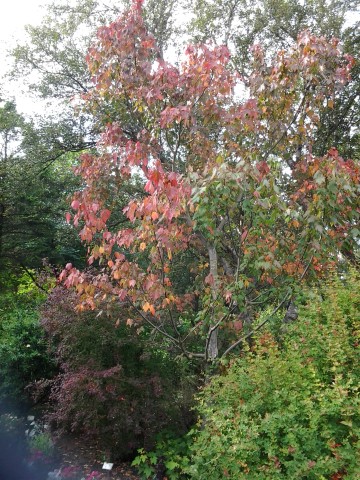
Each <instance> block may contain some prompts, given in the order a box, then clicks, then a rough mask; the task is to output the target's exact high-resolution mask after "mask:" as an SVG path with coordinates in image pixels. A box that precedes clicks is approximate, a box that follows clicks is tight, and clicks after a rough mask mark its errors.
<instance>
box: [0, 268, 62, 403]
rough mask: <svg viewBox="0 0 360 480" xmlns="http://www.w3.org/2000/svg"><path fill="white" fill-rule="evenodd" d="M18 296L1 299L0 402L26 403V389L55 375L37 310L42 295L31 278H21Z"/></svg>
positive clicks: (8, 294) (7, 296)
mask: <svg viewBox="0 0 360 480" xmlns="http://www.w3.org/2000/svg"><path fill="white" fill-rule="evenodd" d="M17 281H18V293H17V294H16V295H14V294H13V293H9V292H8V293H5V294H4V293H3V294H1V295H0V319H1V323H0V378H1V383H0V400H1V402H4V403H6V400H8V401H9V400H10V401H14V400H15V399H16V400H17V401H18V400H20V399H25V398H26V397H27V396H28V395H26V394H25V389H26V387H29V386H30V384H31V383H32V382H34V381H36V380H40V379H43V378H49V377H51V376H52V375H53V374H54V370H55V369H54V364H53V362H52V360H51V358H50V356H49V354H48V349H47V342H46V340H45V335H44V331H43V329H42V328H41V326H40V322H39V314H38V312H37V308H38V307H39V305H40V304H41V301H42V300H43V295H39V294H38V293H37V289H36V287H35V288H34V287H33V285H32V281H31V279H30V278H29V277H27V276H23V277H22V278H21V279H20V278H18V279H17Z"/></svg>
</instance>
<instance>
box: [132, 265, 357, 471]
mask: <svg viewBox="0 0 360 480" xmlns="http://www.w3.org/2000/svg"><path fill="white" fill-rule="evenodd" d="M359 286H360V279H359V276H358V275H356V274H351V275H349V276H346V278H345V280H344V279H343V280H341V279H338V278H331V279H330V280H329V281H327V282H324V284H323V286H322V287H321V288H320V289H314V290H309V291H308V292H306V300H305V301H304V304H303V305H302V306H301V309H300V314H299V318H298V320H297V322H296V323H294V324H291V325H288V326H287V327H286V329H284V327H283V326H282V329H281V330H278V331H277V337H278V339H279V336H280V337H281V342H280V343H279V341H277V340H276V339H275V337H274V334H273V333H271V332H270V330H269V329H267V330H266V331H263V332H262V333H260V334H259V335H257V336H256V337H255V338H254V341H253V344H252V346H251V348H249V350H248V351H247V352H244V353H243V354H242V355H240V356H239V357H238V358H237V359H234V360H232V361H231V362H230V364H229V365H228V366H227V367H226V368H225V372H224V373H223V374H221V375H218V376H216V377H214V378H213V379H212V380H211V382H210V383H209V385H208V386H206V387H205V388H204V389H203V391H202V392H201V395H200V396H199V397H198V403H197V410H198V413H199V422H198V424H197V426H196V428H195V429H193V430H192V431H191V432H190V434H188V437H187V438H184V439H183V441H182V442H180V441H178V442H177V443H174V442H173V441H168V442H167V443H165V444H164V443H160V444H159V445H158V450H157V451H155V452H154V453H153V454H148V455H146V454H145V453H144V452H141V455H140V456H139V457H138V458H137V460H136V461H135V463H136V464H138V465H139V464H140V470H141V471H142V472H143V473H145V475H144V478H151V475H152V474H153V472H154V466H152V464H156V462H157V461H159V458H160V456H159V454H162V455H164V457H165V466H166V465H167V470H168V475H169V478H173V479H178V478H193V479H194V480H195V479H196V480H201V479H209V478H211V479H214V480H215V479H224V478H231V479H235V478H236V479H242V478H244V479H245V478H252V479H262V480H265V479H269V480H270V479H289V480H290V479H292V480H295V479H303V478H306V479H319V478H321V479H332V480H335V479H341V478H343V479H349V480H355V479H356V478H358V475H359V473H360V467H359V452H360V403H359V378H360V369H359V365H360V363H359V360H360V358H359V340H360V323H359V322H360V314H359V312H360V308H359V307H360V296H359V292H360V289H359Z"/></svg>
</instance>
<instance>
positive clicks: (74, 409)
mask: <svg viewBox="0 0 360 480" xmlns="http://www.w3.org/2000/svg"><path fill="white" fill-rule="evenodd" d="M75 306H76V296H75V295H74V294H71V293H70V292H69V291H66V290H65V289H64V288H62V287H57V288H55V289H54V290H53V291H52V293H51V294H50V295H49V298H48V300H47V302H46V304H45V306H44V308H43V313H42V326H43V327H44V329H45V332H46V333H47V336H48V338H49V340H50V343H51V346H52V348H53V349H55V351H54V354H55V358H56V361H57V364H58V366H59V368H60V373H59V375H58V376H57V377H54V378H53V380H52V382H51V400H52V402H53V404H54V406H53V412H52V413H51V414H50V419H51V421H52V422H53V424H54V425H56V427H57V428H58V429H59V430H60V431H62V432H66V431H68V432H75V433H81V434H83V435H85V436H86V437H88V438H90V439H92V441H97V442H98V444H99V446H100V447H101V448H103V449H105V450H107V451H110V452H111V454H112V456H113V458H118V457H124V456H128V455H129V454H131V452H134V451H135V449H136V448H139V447H143V446H149V445H152V444H153V442H154V436H155V434H156V433H158V432H159V431H160V430H161V429H162V428H165V427H171V428H175V429H176V430H177V431H179V432H181V431H185V430H186V428H187V427H188V426H189V422H190V420H191V415H189V413H188V412H189V408H190V406H191V404H192V395H193V392H194V384H193V375H194V371H193V370H192V369H191V365H189V364H188V362H185V361H184V360H180V359H179V360H178V361H177V362H175V361H174V360H173V359H171V358H169V356H168V355H167V354H166V353H165V352H164V351H162V350H161V345H157V344H156V342H151V343H150V344H149V342H147V338H146V335H144V333H143V332H141V331H138V332H137V335H136V338H134V336H133V334H132V329H133V328H132V327H131V326H126V325H124V322H123V321H122V317H123V315H124V313H123V312H122V311H121V310H120V309H114V310H113V311H112V312H111V315H110V314H108V315H102V316H100V317H99V316H98V315H95V314H92V313H80V314H76V312H75ZM47 385H48V382H45V385H43V386H47ZM38 387H39V389H40V388H41V385H39V386H38Z"/></svg>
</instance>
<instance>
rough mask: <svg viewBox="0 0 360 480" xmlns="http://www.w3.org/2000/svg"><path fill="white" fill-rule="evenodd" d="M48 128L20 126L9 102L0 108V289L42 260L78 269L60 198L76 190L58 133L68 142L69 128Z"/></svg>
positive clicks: (78, 255)
mask: <svg viewBox="0 0 360 480" xmlns="http://www.w3.org/2000/svg"><path fill="white" fill-rule="evenodd" d="M53 125H54V124H52V125H51V126H49V125H48V124H46V123H44V122H43V123H42V124H37V125H36V124H35V122H33V121H25V119H24V118H23V117H22V116H21V115H20V114H19V113H18V112H17V110H16V105H15V103H14V102H5V103H4V104H3V106H2V107H0V139H1V143H2V151H1V155H0V192H1V193H0V264H1V274H0V277H1V278H0V282H1V286H2V287H5V285H7V284H8V282H7V280H8V279H9V278H10V272H11V273H12V274H13V273H19V271H22V270H23V269H26V270H27V271H28V272H29V269H34V268H39V267H41V266H42V260H43V259H44V258H48V260H49V261H50V262H51V263H53V264H58V265H61V264H63V263H64V261H65V258H66V259H69V257H72V259H73V260H72V261H74V262H75V263H77V264H78V265H79V266H80V265H81V257H82V258H84V253H83V252H82V246H81V244H80V242H79V240H78V238H77V236H76V235H75V231H74V229H73V228H70V227H69V225H67V224H66V222H65V220H64V215H65V211H66V208H67V207H66V205H67V199H66V197H67V196H68V195H71V194H72V193H73V192H74V190H75V189H77V188H79V182H78V179H76V178H75V177H74V175H73V172H72V167H73V165H74V164H75V158H74V156H72V157H71V154H70V153H68V154H67V158H66V160H65V158H64V157H65V152H64V146H62V145H61V144H60V140H59V135H60V132H61V133H62V137H61V139H62V142H67V141H68V137H69V129H66V128H65V127H64V125H63V128H62V130H60V129H59V128H58V129H55V133H54V129H53ZM54 135H55V136H56V138H53V139H52V138H51V136H54ZM57 142H58V143H57ZM51 143H52V146H51ZM59 160H61V165H60V164H59ZM15 283H16V282H15Z"/></svg>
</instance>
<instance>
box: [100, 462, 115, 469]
mask: <svg viewBox="0 0 360 480" xmlns="http://www.w3.org/2000/svg"><path fill="white" fill-rule="evenodd" d="M113 466H114V464H113V463H107V462H104V465H103V466H102V469H103V470H111V469H112V468H113Z"/></svg>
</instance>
